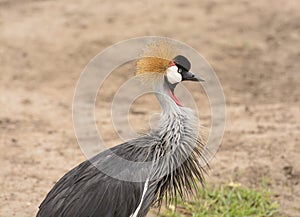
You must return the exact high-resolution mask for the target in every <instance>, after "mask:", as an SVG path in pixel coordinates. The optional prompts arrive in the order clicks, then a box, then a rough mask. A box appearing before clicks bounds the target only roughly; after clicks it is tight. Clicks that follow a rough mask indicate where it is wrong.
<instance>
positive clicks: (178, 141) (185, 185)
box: [37, 42, 207, 217]
mask: <svg viewBox="0 0 300 217" xmlns="http://www.w3.org/2000/svg"><path fill="white" fill-rule="evenodd" d="M190 68H191V64H190V62H189V60H188V59H187V58H186V57H184V56H182V55H178V53H176V51H175V49H173V47H172V46H171V45H169V44H168V43H166V42H157V43H154V44H151V45H149V46H148V47H147V49H145V51H144V53H143V54H142V55H141V57H140V59H139V60H138V61H137V63H136V75H137V76H140V77H141V78H142V80H143V81H144V82H147V83H148V84H151V85H153V88H154V92H155V95H156V97H157V100H158V101H159V103H160V105H161V108H162V113H161V117H160V121H159V126H158V127H157V128H156V129H151V130H150V132H149V133H148V134H145V135H141V136H140V137H138V138H135V139H132V140H130V141H127V142H124V143H123V144H120V145H117V146H115V147H113V148H110V149H108V150H106V151H104V152H101V153H99V154H97V155H96V156H94V157H93V158H91V159H89V160H86V161H84V162H83V163H81V164H80V165H78V166H76V167H75V168H74V169H72V170H71V171H69V172H68V173H66V174H65V175H64V176H63V177H62V178H61V179H60V180H59V181H58V182H57V183H56V184H55V185H54V187H53V188H52V190H51V191H50V192H49V193H48V195H47V196H46V198H45V199H44V201H43V202H42V203H41V205H40V206H39V211H38V213H37V216H38V217H77V216H78V217H145V216H146V215H147V213H148V212H149V210H150V207H151V206H152V205H155V204H156V205H158V207H160V206H161V204H162V202H163V201H164V200H165V199H166V201H167V203H169V202H174V198H176V197H178V196H180V197H183V196H185V195H186V194H189V193H192V192H193V188H194V187H196V186H197V184H198V183H201V184H203V182H204V173H205V167H206V166H203V164H202V162H204V163H206V164H207V161H206V157H205V154H204V153H205V145H204V142H203V140H202V138H201V136H200V133H199V126H198V117H197V116H196V114H195V112H194V111H193V110H192V109H190V108H187V107H184V106H183V105H182V103H181V102H180V101H179V100H178V98H177V97H176V96H175V95H174V89H175V87H176V85H177V84H178V83H179V82H182V81H203V80H202V79H201V78H199V77H198V76H196V75H195V74H193V73H192V72H191V71H190ZM112 153H113V154H112ZM119 158H122V159H126V160H127V161H130V162H149V163H150V164H151V167H150V168H148V169H147V170H146V173H145V171H143V168H139V169H136V168H135V169H132V168H126V169H122V170H120V169H119V168H118V167H119V165H118V163H117V161H118V160H119ZM104 167H105V168H106V170H107V169H108V170H110V171H111V174H113V175H112V176H111V175H109V174H106V173H104V172H103V171H102V170H101V169H99V168H104ZM117 173H124V174H125V176H126V175H127V176H142V175H141V174H144V175H143V176H144V177H145V178H144V179H141V180H140V181H127V180H121V179H117V178H115V177H116V176H115V175H117Z"/></svg>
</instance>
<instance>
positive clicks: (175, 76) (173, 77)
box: [167, 66, 182, 84]
mask: <svg viewBox="0 0 300 217" xmlns="http://www.w3.org/2000/svg"><path fill="white" fill-rule="evenodd" d="M167 78H168V81H169V82H170V83H171V84H175V83H178V82H180V81H182V76H181V74H180V73H178V67H177V66H171V67H169V68H168V69H167Z"/></svg>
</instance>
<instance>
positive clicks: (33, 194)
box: [0, 0, 300, 216]
mask: <svg viewBox="0 0 300 217" xmlns="http://www.w3.org/2000/svg"><path fill="white" fill-rule="evenodd" d="M299 11H300V2H299V1H298V0H286V1H284V0H276V1H273V0H265V1H260V0H252V1H251V0H212V1H209V0H205V1H198V0H190V1H179V0H174V1H169V2H168V1H159V0H153V1H145V0H140V1H120V0H116V1H109V0H101V1H96V0H84V1H83V0H60V1H53V0H0V53H1V57H0V150H1V151H0V177H1V183H0V216H34V215H35V213H36V212H37V208H38V205H39V204H40V202H41V201H42V200H43V198H44V197H45V195H46V193H47V192H48V191H49V190H50V189H51V187H52V186H53V184H54V183H55V182H56V181H57V180H58V179H59V178H60V177H61V176H62V175H63V174H64V173H65V172H67V171H68V170H70V169H71V168H73V167H74V166H75V165H77V164H78V163H80V162H82V161H83V160H85V157H84V156H83V154H82V152H81V150H80V148H79V146H78V144H77V141H76V138H75V135H74V131H73V126H72V110H71V109H72V99H73V94H74V89H75V87H76V82H77V80H78V78H79V76H80V73H81V71H82V70H83V68H84V67H85V65H86V64H87V63H88V62H89V60H91V59H92V58H93V57H94V56H95V55H96V54H98V53H99V52H100V51H102V50H103V49H105V48H106V47H108V46H110V45H113V44H114V43H116V42H118V41H120V40H125V39H128V38H132V37H139V36H145V35H158V36H166V37H170V38H173V39H178V40H181V41H183V42H185V43H187V44H189V45H190V46H192V47H193V48H195V49H196V50H198V51H199V52H200V53H201V54H202V55H203V56H204V57H205V58H206V59H207V60H208V61H209V63H210V64H211V65H212V67H213V68H214V69H215V71H216V73H217V75H218V77H219V79H220V81H221V83H222V86H223V88H224V92H225V97H226V102H227V124H226V132H225V135H224V138H223V143H222V146H221V147H220V150H219V152H218V153H217V155H216V157H215V159H214V160H213V161H212V163H211V171H210V172H209V176H207V182H208V183H209V184H210V185H221V184H224V183H225V184H226V183H230V182H231V183H239V184H240V185H242V186H246V187H249V188H253V189H256V188H259V187H260V186H261V184H262V182H264V183H265V187H266V188H268V189H270V190H271V191H272V192H273V194H272V200H274V201H278V202H279V204H280V213H279V216H300V205H299V204H300V183H299V182H300V161H299V159H300V145H299V139H300V137H299V135H300V113H299V100H300V99H299V97H300V95H299V94H300V87H299V86H300V74H299V68H300V46H299V45H300V13H299ZM126 67H127V68H128V69H130V66H124V67H123V69H122V70H121V72H122V73H119V74H120V75H123V76H121V77H122V78H124V79H125V78H127V77H131V76H133V71H132V70H128V74H124V73H126ZM117 74H118V73H117ZM118 78H120V77H118ZM121 81H122V79H121V80H116V82H115V83H114V82H111V83H110V85H107V91H108V93H109V94H113V91H114V90H115V89H116V87H117V86H116V85H119V83H120V82H121ZM109 96H110V95H109ZM153 99H154V98H151V97H149V99H148V104H151V103H152V101H153ZM201 99H203V101H202V100H201ZM197 100H198V103H199V105H200V107H202V106H201V105H205V106H203V107H206V106H207V100H205V96H203V93H201V94H199V97H198V98H197ZM110 101H111V97H103V98H101V99H99V100H97V123H98V125H99V126H101V129H103V130H104V132H105V133H106V135H107V137H106V140H107V141H108V142H109V144H111V145H116V144H118V138H116V136H114V134H113V132H111V128H110V127H111V122H110V118H109V116H108V114H109V113H110V110H108V109H106V108H109V105H110V104H109V103H110ZM145 102H146V103H147V100H146V101H143V100H142V101H141V103H140V105H141V104H144V103H145ZM204 102H205V103H204ZM201 103H202V104H201ZM137 105H139V103H138V102H137ZM155 106H157V105H153V108H156V107H155ZM157 108H158V109H159V107H157ZM141 109H142V112H141V111H140V110H141ZM140 110H139V109H138V110H137V111H138V112H135V111H134V110H132V119H135V118H136V117H138V118H136V120H137V122H136V123H140V124H141V125H142V124H143V120H144V118H145V117H146V116H147V115H149V114H150V112H151V109H149V110H147V107H144V108H140ZM207 111H209V108H208V109H205V108H203V112H204V114H203V116H204V120H206V119H209V114H206V112H207ZM134 112H135V113H134ZM105 130H106V131H105ZM187 216H188V215H187Z"/></svg>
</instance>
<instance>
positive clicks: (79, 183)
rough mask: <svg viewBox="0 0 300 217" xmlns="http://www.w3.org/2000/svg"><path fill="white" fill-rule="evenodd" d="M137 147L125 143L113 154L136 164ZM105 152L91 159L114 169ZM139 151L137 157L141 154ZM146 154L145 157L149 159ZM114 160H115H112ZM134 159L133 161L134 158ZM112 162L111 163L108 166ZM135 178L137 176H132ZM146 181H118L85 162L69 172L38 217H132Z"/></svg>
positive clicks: (49, 195)
mask: <svg viewBox="0 0 300 217" xmlns="http://www.w3.org/2000/svg"><path fill="white" fill-rule="evenodd" d="M134 145H136V144H134V142H132V143H124V144H121V145H119V146H116V147H114V148H112V149H110V150H109V151H113V152H114V153H116V154H117V155H119V156H121V157H123V158H126V159H129V160H132V161H136V160H139V158H141V155H139V156H137V155H135V153H134V152H135V151H136V149H137V148H136V147H132V146H134ZM109 151H104V152H102V153H100V154H98V155H96V156H95V157H94V158H92V159H91V161H92V162H95V163H96V164H97V165H101V164H107V165H103V166H105V167H108V168H109V167H110V165H111V167H112V168H111V169H112V170H113V169H114V162H113V161H114V159H113V158H111V156H110V153H111V152H109ZM139 152H140V151H138V152H137V153H136V154H140V153H139ZM145 155H146V154H144V156H145ZM110 158H111V159H110ZM130 158H131V159H130ZM108 162H109V163H108ZM131 175H135V174H131ZM143 187H144V183H143V182H126V181H122V180H117V179H114V178H112V177H110V176H108V175H106V174H104V173H103V172H101V171H100V170H99V169H97V168H96V167H94V165H93V164H92V163H91V162H90V161H88V160H87V161H85V162H83V163H81V164H80V165H78V166H77V167H75V168H74V169H72V170H71V171H69V172H68V173H66V174H65V175H64V176H63V177H62V178H61V179H60V180H59V181H58V182H57V183H56V184H55V185H54V187H53V188H52V190H51V191H50V192H49V193H48V195H47V196H46V198H45V200H44V201H43V202H42V203H41V205H40V209H39V212H38V214H37V216H38V217H77V216H78V217H97V216H99V217H128V216H130V215H131V214H132V213H133V212H134V210H135V209H136V208H137V206H138V204H139V201H140V199H141V196H142V192H143Z"/></svg>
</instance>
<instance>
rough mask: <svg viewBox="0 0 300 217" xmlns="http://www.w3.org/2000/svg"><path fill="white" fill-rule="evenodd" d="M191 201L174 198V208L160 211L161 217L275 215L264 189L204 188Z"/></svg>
mask: <svg viewBox="0 0 300 217" xmlns="http://www.w3.org/2000/svg"><path fill="white" fill-rule="evenodd" d="M198 193H199V194H198V196H197V198H194V199H193V200H191V201H182V200H180V199H178V204H177V207H176V209H175V207H172V206H170V207H169V208H167V209H163V210H162V211H161V213H160V216H161V217H183V216H192V217H203V216H209V217H215V216H222V217H246V216H255V217H263V216H264V217H265V216H272V217H274V216H278V210H279V204H278V203H277V202H275V201H273V200H272V199H271V192H270V191H269V190H266V189H265V188H264V185H263V186H262V188H261V189H259V190H255V189H250V188H247V187H242V186H241V185H240V184H236V183H231V184H228V185H223V186H220V187H214V188H212V187H207V188H206V189H205V190H203V189H201V188H200V190H199V192H198Z"/></svg>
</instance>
